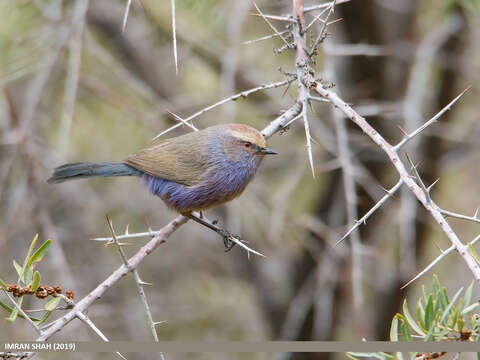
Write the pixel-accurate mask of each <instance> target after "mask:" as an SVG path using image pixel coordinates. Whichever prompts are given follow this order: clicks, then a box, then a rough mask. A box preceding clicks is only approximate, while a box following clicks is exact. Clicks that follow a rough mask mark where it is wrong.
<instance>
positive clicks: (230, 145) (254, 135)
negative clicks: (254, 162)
mask: <svg viewBox="0 0 480 360" xmlns="http://www.w3.org/2000/svg"><path fill="white" fill-rule="evenodd" d="M225 135H226V137H225V142H224V150H225V153H226V154H227V155H231V156H232V158H231V159H232V160H240V159H242V158H245V157H258V158H260V159H261V158H263V156H264V155H269V154H277V152H275V151H273V150H271V149H269V148H268V147H267V146H266V145H267V144H266V141H265V138H264V137H263V135H262V134H261V133H260V132H259V131H258V130H256V129H254V128H252V127H250V126H248V125H242V124H229V125H226V132H225Z"/></svg>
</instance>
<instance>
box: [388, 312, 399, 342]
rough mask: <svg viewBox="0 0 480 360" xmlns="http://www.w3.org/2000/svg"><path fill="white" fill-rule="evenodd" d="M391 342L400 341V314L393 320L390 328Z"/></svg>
mask: <svg viewBox="0 0 480 360" xmlns="http://www.w3.org/2000/svg"><path fill="white" fill-rule="evenodd" d="M390 341H398V314H397V315H395V316H394V317H393V319H392V325H391V326H390Z"/></svg>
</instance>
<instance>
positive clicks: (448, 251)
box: [400, 235, 480, 289]
mask: <svg viewBox="0 0 480 360" xmlns="http://www.w3.org/2000/svg"><path fill="white" fill-rule="evenodd" d="M479 240H480V235H478V236H477V237H476V238H475V239H473V240H472V241H471V242H470V243H469V244H470V245H472V246H473V245H475V243H476V242H477V241H479ZM454 250H455V245H452V246H450V247H449V248H448V249H447V250H445V251H443V252H442V253H441V254H440V256H438V257H437V258H436V259H435V260H433V261H432V262H431V263H430V264H428V266H427V267H426V268H425V269H423V270H422V271H420V272H419V273H418V274H417V275H415V277H414V278H413V279H411V280H410V281H408V282H407V283H406V284H405V285H403V286H402V287H401V288H400V289H405V288H406V287H407V286H408V285H410V284H411V283H413V282H414V281H415V280H418V279H420V278H421V277H422V276H423V275H425V274H426V273H427V272H428V271H429V270H430V269H432V268H433V267H434V266H435V265H437V264H438V263H439V262H440V261H441V260H442V259H443V258H444V257H446V256H447V255H448V254H450V253H452V252H453V251H454Z"/></svg>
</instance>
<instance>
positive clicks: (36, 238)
mask: <svg viewBox="0 0 480 360" xmlns="http://www.w3.org/2000/svg"><path fill="white" fill-rule="evenodd" d="M37 240H38V234H35V236H34V237H33V240H32V242H31V243H30V246H29V247H28V252H27V256H25V260H23V266H22V272H21V273H20V274H18V282H20V281H23V282H24V283H25V284H26V285H29V281H31V271H30V273H29V279H28V280H29V281H25V272H26V270H27V263H28V259H29V258H30V255H31V254H32V252H33V249H34V248H35V244H36V242H37Z"/></svg>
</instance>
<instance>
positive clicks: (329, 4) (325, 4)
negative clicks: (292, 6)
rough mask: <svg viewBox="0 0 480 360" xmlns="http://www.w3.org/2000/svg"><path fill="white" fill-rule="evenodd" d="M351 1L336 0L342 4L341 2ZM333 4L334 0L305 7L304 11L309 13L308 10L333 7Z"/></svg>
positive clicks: (338, 3) (347, 0)
mask: <svg viewBox="0 0 480 360" xmlns="http://www.w3.org/2000/svg"><path fill="white" fill-rule="evenodd" d="M349 1H351V0H336V4H337V5H340V4H344V3H347V2H349ZM332 4H333V1H330V2H327V3H323V4H318V5H313V6H307V7H304V8H303V12H304V13H308V12H311V11H315V10H322V9H325V8H329V7H331V6H332Z"/></svg>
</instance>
